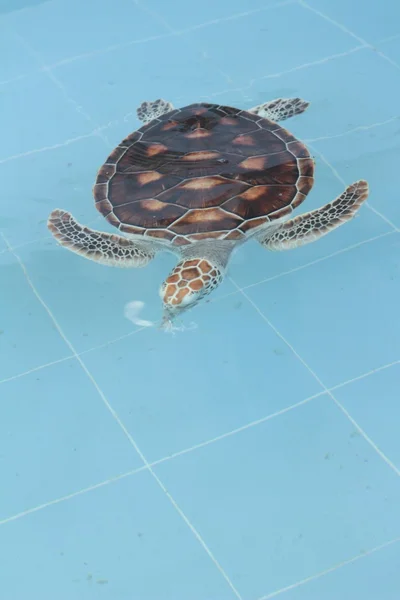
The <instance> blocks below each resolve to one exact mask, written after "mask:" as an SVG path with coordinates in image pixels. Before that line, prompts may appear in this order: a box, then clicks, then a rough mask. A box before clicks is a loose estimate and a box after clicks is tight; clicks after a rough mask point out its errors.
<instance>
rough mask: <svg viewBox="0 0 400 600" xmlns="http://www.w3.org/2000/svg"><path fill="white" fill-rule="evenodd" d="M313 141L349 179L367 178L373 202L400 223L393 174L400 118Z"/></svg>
mask: <svg viewBox="0 0 400 600" xmlns="http://www.w3.org/2000/svg"><path fill="white" fill-rule="evenodd" d="M377 117H378V123H379V122H380V121H381V119H380V118H379V115H377ZM371 124H372V123H371ZM314 145H315V148H316V149H317V150H319V151H321V152H322V153H323V155H324V156H325V158H326V159H327V160H328V161H329V162H330V164H331V165H332V166H333V167H334V168H335V169H336V170H337V171H338V172H339V173H341V174H342V176H343V177H345V178H346V180H347V181H349V182H350V181H355V180H357V179H360V178H365V179H368V182H369V184H370V190H371V191H370V198H369V201H370V203H371V206H373V207H374V208H375V209H376V210H378V211H379V212H381V213H382V214H383V215H384V216H385V217H387V218H388V219H389V220H390V221H392V222H393V223H394V224H395V225H396V226H397V227H400V203H399V202H398V195H399V189H398V183H397V181H396V178H395V177H393V174H394V173H395V172H396V171H397V168H398V165H399V160H400V119H397V118H396V119H395V120H394V121H392V122H390V123H387V124H385V125H381V126H377V127H373V128H371V129H367V130H361V131H357V132H354V133H352V134H349V135H347V136H345V137H340V138H334V139H328V140H322V141H319V142H315V144H314ZM343 229H344V228H343ZM346 229H347V228H346Z"/></svg>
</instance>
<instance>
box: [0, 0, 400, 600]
mask: <svg viewBox="0 0 400 600" xmlns="http://www.w3.org/2000/svg"><path fill="white" fill-rule="evenodd" d="M0 34H1V35H0V49H1V57H2V58H1V59H0V119H1V137H0V177H1V182H2V194H1V196H2V201H1V205H0V207H1V208H0V231H1V235H0V264H1V271H0V276H1V279H0V355H1V361H0V406H1V418H0V476H1V488H0V489H1V491H0V565H1V566H0V587H1V590H2V593H1V595H2V597H4V599H5V600H28V599H34V598H40V599H41V600H54V599H55V598H56V599H57V600H71V599H72V598H73V599H74V600H92V599H93V600H95V599H96V600H98V599H105V600H235V599H241V600H269V599H270V598H277V597H279V599H280V598H282V600H337V599H338V598H340V599H341V600H350V599H353V598H362V599H363V600H376V599H377V598H379V600H398V598H399V597H400V514H399V506H400V442H399V433H398V429H399V427H398V423H399V419H400V408H399V387H400V319H399V308H398V307H399V299H400V272H399V265H400V235H399V233H400V201H399V183H398V176H399V167H398V165H399V161H400V108H399V97H400V7H399V5H398V3H396V2H395V1H394V0H384V1H383V2H379V3H378V2H372V1H371V0H353V1H352V2H348V0H335V2H333V0H306V1H304V2H303V0H299V1H291V0H289V1H279V0H247V1H246V2H241V1H239V0H230V1H229V2H228V1H227V0H201V1H200V2H195V3H191V2H185V1H184V0H171V2H169V3H167V2H165V1H164V0H116V1H115V2H106V1H105V0H86V1H85V2H82V1H81V0H53V1H49V2H38V1H34V0H25V1H24V0H2V1H0ZM297 96H298V97H301V98H304V99H306V100H308V101H309V102H310V107H309V108H308V110H307V111H306V112H305V113H304V114H301V115H298V116H296V117H294V118H292V119H290V121H289V120H288V121H287V122H285V127H288V128H289V130H290V131H292V132H293V133H294V134H295V135H296V136H297V137H298V138H300V139H301V140H304V141H305V142H306V144H307V145H308V147H309V148H310V150H311V152H312V154H313V156H314V157H315V161H316V174H315V177H316V180H315V186H314V188H313V190H312V191H311V193H310V195H309V196H308V198H307V199H306V202H305V203H304V205H303V206H302V207H301V208H300V209H299V211H298V213H301V212H303V208H304V210H310V209H311V210H312V209H314V208H317V207H319V206H322V205H323V204H325V203H326V202H329V201H331V200H333V199H334V198H336V197H337V196H338V195H339V194H341V193H342V191H343V190H344V189H345V187H346V186H347V185H348V184H350V183H352V182H354V181H357V180H359V179H363V178H364V179H367V180H368V182H369V185H370V196H369V199H368V202H367V203H366V204H364V205H363V207H362V208H361V209H360V211H359V213H358V214H357V218H355V219H353V220H352V221H351V222H350V223H347V224H345V225H344V226H343V227H340V228H339V229H337V230H335V231H333V232H332V233H331V234H329V235H327V236H326V237H323V238H321V239H320V240H318V241H317V242H316V243H312V244H309V245H306V246H304V247H302V248H298V249H295V250H293V251H288V252H277V253H269V252H267V251H266V250H265V249H264V248H263V247H261V245H259V244H257V243H256V242H249V243H247V244H245V245H244V246H243V247H241V248H240V249H239V250H238V251H237V253H236V254H235V255H234V257H233V259H232V261H231V263H230V267H229V273H228V277H227V278H226V279H225V281H224V282H223V284H221V285H220V286H219V288H218V289H217V290H216V292H215V293H214V294H213V295H212V296H211V297H210V301H209V302H203V303H202V304H201V305H199V306H198V307H196V308H195V309H194V310H193V311H191V312H190V313H188V314H187V315H185V317H184V318H183V324H184V326H185V327H186V329H185V330H184V331H178V332H176V334H175V335H168V334H166V333H164V332H162V331H160V330H159V329H157V328H152V327H148V328H146V327H140V326H135V325H134V324H133V323H132V322H130V321H129V320H128V319H127V318H126V317H125V316H124V307H125V305H126V304H127V303H128V302H131V301H140V302H143V303H144V309H143V312H142V313H141V317H143V319H149V320H153V321H156V320H157V319H159V317H160V314H161V305H160V300H159V296H158V288H159V286H160V284H161V283H162V281H163V280H164V278H165V277H166V275H167V274H168V273H169V271H170V270H171V269H172V268H173V265H174V257H173V256H171V255H169V254H161V255H159V256H157V257H156V259H155V260H154V261H152V262H151V263H150V264H149V265H148V266H147V267H146V268H145V269H138V270H135V269H132V270H130V269H117V268H115V269H113V268H107V267H105V266H102V265H100V264H98V263H95V262H92V261H87V260H84V259H83V258H81V257H79V256H77V255H75V254H73V253H71V252H68V251H67V250H66V249H64V248H62V247H60V246H58V245H57V243H56V242H55V240H54V239H53V238H52V237H51V235H50V234H49V231H48V229H47V227H46V221H47V217H48V215H49V213H50V212H51V211H52V210H53V209H55V208H62V209H65V210H68V211H71V212H72V213H73V214H74V216H75V217H76V218H77V219H78V220H79V221H80V222H82V223H84V224H87V225H89V226H91V227H93V228H95V229H99V230H102V231H109V232H111V231H113V228H112V226H111V225H109V224H108V223H107V222H106V221H105V220H104V219H103V218H102V217H101V215H99V213H98V212H97V211H96V209H95V207H94V203H93V199H92V186H93V182H94V179H95V177H96V173H97V170H98V168H99V167H100V165H101V164H102V163H103V162H104V160H105V158H106V157H107V155H108V154H109V153H110V151H111V149H112V148H113V147H114V146H115V145H117V144H118V143H119V142H120V141H121V139H122V138H124V137H125V136H126V135H127V134H129V133H131V132H132V131H134V130H135V129H137V128H138V127H139V126H140V123H139V121H138V119H137V116H136V108H137V107H138V106H139V105H140V103H141V102H143V101H144V100H154V99H156V98H160V97H161V98H164V99H166V100H168V101H171V102H172V103H173V104H174V105H175V106H178V107H179V106H185V105H187V104H191V103H193V102H199V101H200V102H201V101H205V102H211V103H218V104H223V105H229V106H235V107H239V108H244V109H250V108H251V107H253V106H255V105H257V104H260V103H262V102H266V101H268V100H273V99H274V98H279V97H284V98H291V97H297ZM114 231H115V230H114Z"/></svg>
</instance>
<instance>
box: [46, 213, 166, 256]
mask: <svg viewBox="0 0 400 600" xmlns="http://www.w3.org/2000/svg"><path fill="white" fill-rule="evenodd" d="M47 227H48V228H49V229H50V231H51V233H52V234H53V236H54V237H55V238H56V240H57V241H58V242H59V243H60V244H61V245H62V246H65V247H66V248H68V249H69V250H71V251H72V252H75V253H76V254H80V255H81V256H84V257H85V258H88V259H89V260H94V261H96V262H99V263H101V264H103V265H108V266H111V267H144V266H145V265H147V263H148V262H149V261H150V260H151V259H152V258H154V255H155V251H154V250H153V249H152V248H151V246H150V245H149V244H146V243H145V242H143V243H142V242H136V241H131V240H128V239H126V238H124V237H122V236H119V235H114V234H111V233H104V232H102V231H94V230H93V229H89V228H88V227H84V226H83V225H80V224H79V223H78V222H77V221H75V219H74V217H73V216H72V215H71V213H69V212H66V211H64V210H60V209H56V210H53V212H52V213H51V214H50V216H49V219H48V221H47Z"/></svg>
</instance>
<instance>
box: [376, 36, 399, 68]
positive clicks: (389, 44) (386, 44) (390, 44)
mask: <svg viewBox="0 0 400 600" xmlns="http://www.w3.org/2000/svg"><path fill="white" fill-rule="evenodd" d="M396 33H397V35H396V36H395V37H394V38H393V39H392V38H389V39H388V40H387V41H383V42H378V43H377V44H376V47H377V49H378V50H380V51H381V52H383V53H384V54H385V55H386V56H387V57H388V58H390V59H391V60H394V61H397V62H400V33H398V32H396Z"/></svg>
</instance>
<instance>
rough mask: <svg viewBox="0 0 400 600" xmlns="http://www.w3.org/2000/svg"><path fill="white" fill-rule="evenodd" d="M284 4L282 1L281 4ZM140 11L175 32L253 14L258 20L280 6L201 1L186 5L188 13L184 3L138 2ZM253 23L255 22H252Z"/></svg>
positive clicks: (265, 1)
mask: <svg viewBox="0 0 400 600" xmlns="http://www.w3.org/2000/svg"><path fill="white" fill-rule="evenodd" d="M284 1H285V0H282V4H283V3H284ZM140 4H141V6H142V9H143V10H146V9H147V10H149V11H152V12H153V14H154V15H155V16H156V15H158V16H159V17H161V18H163V19H164V20H166V21H167V22H168V24H169V25H170V26H171V27H173V28H174V29H175V30H177V31H182V30H184V29H188V28H196V27H199V26H208V25H209V24H213V25H218V23H216V22H217V21H229V20H234V19H238V20H241V19H242V18H243V17H244V16H246V15H248V16H249V17H251V16H252V15H253V14H254V15H255V16H256V17H257V18H260V17H261V16H262V13H264V12H265V11H269V10H271V8H273V7H274V6H275V5H277V4H280V2H279V0H278V1H277V0H247V1H246V5H244V4H243V2H242V0H229V3H225V2H214V0H202V2H196V3H194V4H191V5H190V10H188V6H187V2H186V1H185V0H174V4H173V5H171V4H166V3H165V2H164V0H145V1H141V2H140ZM254 22H255V21H254Z"/></svg>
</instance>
